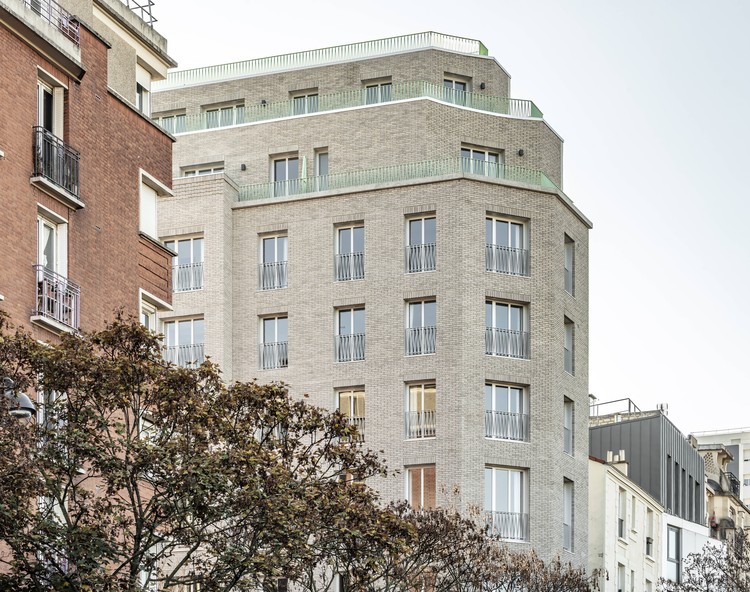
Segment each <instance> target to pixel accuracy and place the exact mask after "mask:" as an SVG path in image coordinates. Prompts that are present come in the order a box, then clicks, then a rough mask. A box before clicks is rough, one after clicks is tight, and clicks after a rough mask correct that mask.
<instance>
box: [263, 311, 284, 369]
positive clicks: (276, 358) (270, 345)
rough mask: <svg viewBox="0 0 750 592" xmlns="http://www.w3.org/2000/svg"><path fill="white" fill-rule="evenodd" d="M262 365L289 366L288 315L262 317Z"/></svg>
mask: <svg viewBox="0 0 750 592" xmlns="http://www.w3.org/2000/svg"><path fill="white" fill-rule="evenodd" d="M260 338H261V342H260V367H261V368H262V369H263V370H268V369H271V368H286V367H287V366H289V357H288V355H287V342H288V339H289V324H288V319H287V317H270V318H265V319H261V336H260Z"/></svg>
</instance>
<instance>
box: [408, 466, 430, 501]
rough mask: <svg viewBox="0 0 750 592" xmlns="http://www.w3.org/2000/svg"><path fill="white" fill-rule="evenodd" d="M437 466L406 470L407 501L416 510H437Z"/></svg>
mask: <svg viewBox="0 0 750 592" xmlns="http://www.w3.org/2000/svg"><path fill="white" fill-rule="evenodd" d="M435 494H436V487H435V465H424V466H421V467H408V468H407V469H406V501H407V502H409V505H410V506H411V507H412V509H414V510H432V509H434V508H435V497H436V495H435Z"/></svg>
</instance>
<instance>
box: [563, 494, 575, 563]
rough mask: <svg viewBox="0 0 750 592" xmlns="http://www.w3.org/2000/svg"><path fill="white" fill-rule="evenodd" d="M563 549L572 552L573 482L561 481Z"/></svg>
mask: <svg viewBox="0 0 750 592" xmlns="http://www.w3.org/2000/svg"><path fill="white" fill-rule="evenodd" d="M563 549H567V550H568V551H572V550H573V482H572V481H570V480H569V479H565V480H564V481H563Z"/></svg>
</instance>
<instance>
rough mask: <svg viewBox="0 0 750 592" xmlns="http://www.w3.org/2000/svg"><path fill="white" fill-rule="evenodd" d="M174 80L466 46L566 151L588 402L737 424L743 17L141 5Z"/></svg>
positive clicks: (718, 8) (669, 4) (490, 5)
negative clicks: (482, 53)
mask: <svg viewBox="0 0 750 592" xmlns="http://www.w3.org/2000/svg"><path fill="white" fill-rule="evenodd" d="M155 2H156V4H155V6H154V15H155V16H156V17H157V18H158V19H159V22H158V23H157V24H156V28H157V30H158V31H159V32H160V33H162V34H163V35H164V36H166V37H167V39H168V41H169V53H170V55H171V56H172V57H173V58H175V59H176V60H177V61H178V62H179V64H180V68H193V67H197V66H205V65H211V64H218V63H225V62H233V61H240V60H246V59H251V58H257V57H263V56H270V55H277V54H281V53H288V52H292V51H300V50H305V49H314V48H319V47H327V46H331V45H340V44H344V43H352V42H356V41H365V40H369V39H378V38H382V37H390V36H394V35H403V34H407V33H417V32H422V31H438V32H441V33H447V34H451V35H458V36H463V37H470V38H474V39H479V40H481V41H483V42H484V44H485V45H486V46H487V47H488V49H489V53H490V55H492V56H494V57H495V58H497V60H498V61H499V62H500V63H501V64H502V65H503V66H504V67H505V68H506V70H508V71H509V72H510V74H511V76H512V77H513V78H512V86H511V95H512V96H513V97H517V98H523V99H531V100H533V101H534V102H535V103H536V104H537V106H539V108H540V109H541V110H542V111H543V112H544V115H545V118H546V119H547V121H548V122H549V123H550V125H552V127H553V128H554V129H555V130H556V131H557V132H559V133H560V134H561V135H562V136H563V138H565V172H564V176H565V192H566V193H567V194H568V195H569V196H570V197H571V198H572V199H573V200H574V201H575V203H576V204H577V205H578V207H579V208H581V210H582V211H583V212H584V213H585V214H586V215H587V216H588V217H589V218H590V219H591V220H593V222H594V230H593V231H592V232H591V252H590V282H591V305H590V311H591V318H590V322H591V334H590V344H589V345H590V386H589V391H590V392H591V393H594V394H595V395H596V396H597V397H598V398H599V399H600V400H601V401H606V400H612V399H617V398H621V397H630V398H631V399H633V400H634V401H635V403H636V404H637V405H639V406H640V407H641V409H653V408H654V407H655V406H656V404H657V403H662V402H663V403H668V404H669V417H670V419H671V420H672V421H673V422H674V423H675V424H676V425H677V427H678V428H680V429H681V430H682V431H683V432H684V433H689V432H692V431H702V430H710V429H724V428H734V427H742V426H750V406H748V403H747V402H746V396H747V393H748V386H747V385H748V368H750V359H748V353H750V352H749V351H748V350H749V349H750V348H748V346H747V338H748V336H750V315H748V310H749V308H750V307H748V306H747V305H746V304H744V303H745V301H746V299H747V293H748V287H749V286H748V261H750V225H748V222H750V200H748V191H747V187H748V181H747V180H746V179H747V178H750V167H748V168H745V167H746V166H748V164H747V163H748V161H750V158H748V157H749V156H750V150H749V149H748V142H749V141H750V123H748V121H749V120H748V117H747V113H746V110H747V109H748V108H750V76H749V74H748V62H749V61H750V34H748V32H747V27H748V24H749V23H750V2H748V1H747V0H713V1H711V2H705V1H697V0H679V1H678V0H672V1H669V0H628V1H624V0H620V1H617V0H565V1H561V0H520V1H519V0H514V1H513V2H509V1H506V0H501V1H495V2H484V3H482V2H469V3H464V2H455V1H451V2H449V1H447V0H433V1H429V2H428V1H427V0H400V1H394V0H380V1H378V2H368V3H364V2H356V1H351V0H315V1H313V2H311V1H309V0H307V1H304V2H303V1H301V0H286V1H282V2H247V1H245V2H241V1H238V0H213V1H212V2H206V1H205V0H201V1H198V0H155Z"/></svg>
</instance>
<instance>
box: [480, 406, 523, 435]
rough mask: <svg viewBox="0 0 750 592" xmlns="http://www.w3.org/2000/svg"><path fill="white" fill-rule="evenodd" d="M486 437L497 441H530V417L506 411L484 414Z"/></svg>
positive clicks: (486, 412)
mask: <svg viewBox="0 0 750 592" xmlns="http://www.w3.org/2000/svg"><path fill="white" fill-rule="evenodd" d="M484 435H485V437H486V438H493V439H497V440H516V441H518V442H528V441H529V415H528V414H527V413H509V412H506V411H485V412H484Z"/></svg>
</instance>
